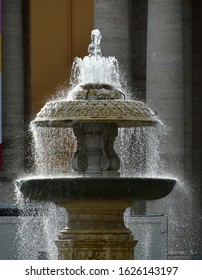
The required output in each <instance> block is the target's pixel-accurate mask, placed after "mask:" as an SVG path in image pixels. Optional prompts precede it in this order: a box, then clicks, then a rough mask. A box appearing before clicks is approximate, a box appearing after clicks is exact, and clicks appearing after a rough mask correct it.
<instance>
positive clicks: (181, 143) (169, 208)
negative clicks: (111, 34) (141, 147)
mask: <svg viewBox="0 0 202 280" xmlns="http://www.w3.org/2000/svg"><path fill="white" fill-rule="evenodd" d="M182 15H183V9H182V1H181V0H165V1H160V0H149V1H148V36H147V85H146V87H147V96H146V102H147V105H148V106H150V107H151V108H153V110H155V111H157V113H158V116H159V119H160V120H161V121H162V122H163V123H164V125H165V128H166V134H165V136H164V137H162V138H160V140H159V147H158V152H159V158H158V160H159V161H160V162H164V168H162V169H160V170H159V172H158V175H160V176H171V177H174V178H176V179H177V180H178V184H177V185H176V187H175V189H174V190H173V192H172V194H170V196H168V197H167V198H165V199H164V200H160V201H159V202H151V203H150V202H149V203H147V213H148V214H154V213H155V214H159V213H160V214H166V215H168V222H169V224H168V227H169V236H168V246H169V248H168V255H169V256H168V258H172V259H173V258H177V259H184V258H189V257H190V256H189V254H190V242H191V241H190V240H191V231H192V228H191V218H190V213H191V211H192V191H191V188H190V185H189V184H187V181H185V176H184V171H185V163H184V162H185V160H186V161H187V160H190V159H189V158H186V157H185V149H187V148H186V147H188V146H187V143H188V142H187V141H185V140H184V139H185V138H184V137H187V136H186V135H185V124H186V123H189V119H190V115H189V111H188V110H186V111H185V108H187V103H186V102H187V100H188V98H189V96H188V95H187V88H186V92H185V94H184V81H183V71H184V68H183V54H184V53H183V52H184V49H183V20H182ZM185 119H186V121H185ZM187 140H188V139H187ZM149 145H150V146H148V151H149V152H150V151H151V149H153V146H152V143H151V142H149ZM151 163H152V161H151Z"/></svg>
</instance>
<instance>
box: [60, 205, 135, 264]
mask: <svg viewBox="0 0 202 280" xmlns="http://www.w3.org/2000/svg"><path fill="white" fill-rule="evenodd" d="M63 206H64V207H65V208H66V209H67V210H68V214H69V215H68V217H69V218H68V227H67V228H66V229H64V230H62V231H61V232H60V234H59V239H58V240H57V241H56V245H57V247H58V259H60V260H65V259H66V260H130V259H134V247H135V245H136V243H137V241H135V240H134V239H133V236H132V234H131V231H130V230H128V229H126V228H125V225H124V221H123V213H124V210H125V208H126V207H125V205H124V204H123V202H120V201H116V202H115V201H100V200H97V201H88V202H85V203H83V202H82V201H79V202H78V201H77V202H75V203H70V204H68V205H63ZM112 208H114V210H113V209H112Z"/></svg>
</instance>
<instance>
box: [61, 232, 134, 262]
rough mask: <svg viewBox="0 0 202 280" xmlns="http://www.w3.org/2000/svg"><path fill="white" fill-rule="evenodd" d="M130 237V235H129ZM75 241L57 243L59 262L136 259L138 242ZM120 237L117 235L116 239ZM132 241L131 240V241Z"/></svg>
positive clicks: (67, 240)
mask: <svg viewBox="0 0 202 280" xmlns="http://www.w3.org/2000/svg"><path fill="white" fill-rule="evenodd" d="M128 236H129V235H128ZM97 237H98V240H88V239H86V240H73V239H68V238H67V239H63V240H62V239H60V240H58V241H56V244H57V246H58V259H59V260H131V259H134V246H135V244H136V243H137V241H133V239H132V238H130V236H129V239H128V240H114V239H112V240H109V239H108V240H102V238H101V239H99V238H100V237H101V234H99V236H97ZM115 237H117V238H118V237H119V233H115V235H114V238H115ZM86 238H87V236H86ZM130 239H131V240H130Z"/></svg>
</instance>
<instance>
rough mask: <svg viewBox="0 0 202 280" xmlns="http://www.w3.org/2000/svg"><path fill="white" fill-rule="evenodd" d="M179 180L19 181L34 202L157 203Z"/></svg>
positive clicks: (94, 179)
mask: <svg viewBox="0 0 202 280" xmlns="http://www.w3.org/2000/svg"><path fill="white" fill-rule="evenodd" d="M175 183H176V180H174V179H165V178H126V177H122V178H105V177H104V178H103V177H102V178H94V177H92V178H90V177H89V178H88V177H85V178H81V177H74V178H73V177H71V178H69V177H62V178H61V177H58V178H57V177H55V178H29V179H27V178H26V179H19V180H18V181H16V184H17V186H18V188H19V189H20V191H21V193H22V194H23V196H24V198H28V199H30V200H35V201H52V202H53V201H54V202H61V201H66V202H73V201H77V202H78V201H84V200H91V201H92V200H94V201H96V200H103V201H105V200H108V201H109V200H112V201H114V200H119V201H120V200H124V201H127V202H128V203H129V204H130V203H133V202H135V201H137V200H155V199H160V198H163V197H165V196H166V195H168V194H169V193H170V192H171V191H172V189H173V188H174V186H175Z"/></svg>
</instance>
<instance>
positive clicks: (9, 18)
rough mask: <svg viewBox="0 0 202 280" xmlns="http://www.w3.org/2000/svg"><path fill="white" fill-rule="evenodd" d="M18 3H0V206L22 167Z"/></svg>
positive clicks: (5, 0)
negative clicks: (0, 150)
mask: <svg viewBox="0 0 202 280" xmlns="http://www.w3.org/2000/svg"><path fill="white" fill-rule="evenodd" d="M22 43H23V41H22V3H21V1H16V0H3V1H2V49H3V52H2V55H3V63H2V65H3V66H2V73H3V75H2V79H3V81H2V84H3V100H2V103H3V104H2V107H3V116H2V121H3V131H2V134H3V145H2V146H3V165H2V171H1V172H0V197H1V201H0V202H1V203H11V202H12V198H13V180H14V179H15V178H16V176H19V175H20V174H22V172H23V168H24V147H23V146H24V135H23V130H24V91H23V46H22Z"/></svg>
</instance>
